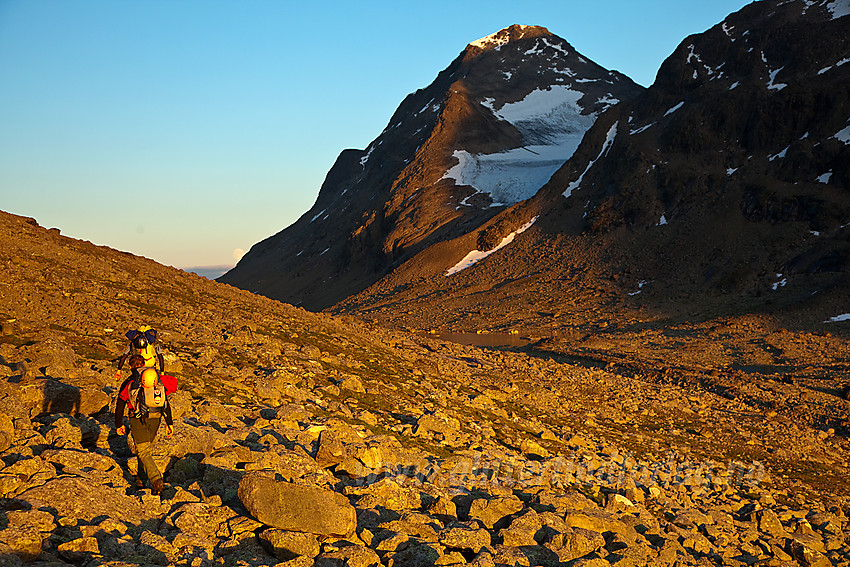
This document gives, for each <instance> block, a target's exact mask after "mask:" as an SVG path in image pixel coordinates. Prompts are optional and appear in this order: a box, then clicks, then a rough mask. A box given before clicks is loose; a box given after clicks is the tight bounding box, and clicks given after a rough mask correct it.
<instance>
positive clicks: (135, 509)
mask: <svg viewBox="0 0 850 567" xmlns="http://www.w3.org/2000/svg"><path fill="white" fill-rule="evenodd" d="M17 499H18V500H19V501H22V502H26V503H28V504H29V505H30V506H31V508H32V509H35V510H38V509H41V508H42V507H47V508H50V509H53V510H55V511H56V517H60V518H66V519H77V520H83V521H85V522H92V521H93V520H94V519H95V518H99V517H101V516H107V517H110V518H120V519H121V521H123V522H127V523H129V524H136V525H138V524H139V523H140V522H141V521H142V519H145V518H148V517H150V516H151V515H155V513H156V510H152V511H146V510H145V509H144V508H143V507H142V505H141V504H140V503H139V500H138V499H136V498H133V497H131V496H127V495H126V494H124V492H123V491H122V490H115V489H112V488H109V487H107V486H103V485H99V484H97V483H95V482H91V481H87V480H85V479H82V478H79V477H59V478H54V479H51V480H48V481H47V482H46V483H44V484H43V485H41V486H36V487H34V488H30V489H29V490H26V491H24V492H23V493H21V494H19V495H18V496H17Z"/></svg>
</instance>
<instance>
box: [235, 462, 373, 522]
mask: <svg viewBox="0 0 850 567" xmlns="http://www.w3.org/2000/svg"><path fill="white" fill-rule="evenodd" d="M238 496H239V500H240V501H241V502H242V504H243V505H244V506H245V508H247V509H248V511H249V512H250V513H251V515H252V516H253V517H254V518H256V519H257V520H259V521H260V522H262V523H264V524H266V525H267V526H272V527H276V528H280V529H283V530H289V531H299V532H308V533H313V534H320V535H334V536H342V537H344V536H347V535H349V534H352V533H354V529H355V527H356V526H357V517H356V514H355V511H354V507H353V506H351V504H349V502H348V499H347V498H346V497H345V496H343V495H342V494H339V493H337V492H333V491H331V490H326V489H323V488H317V487H313V486H301V485H297V484H292V483H289V482H278V481H275V480H273V479H270V478H268V477H266V476H263V475H261V474H258V473H252V474H248V475H246V476H245V477H244V478H243V479H242V481H241V482H240V483H239V492H238Z"/></svg>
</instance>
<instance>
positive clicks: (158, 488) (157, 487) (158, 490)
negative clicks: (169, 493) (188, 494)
mask: <svg viewBox="0 0 850 567" xmlns="http://www.w3.org/2000/svg"><path fill="white" fill-rule="evenodd" d="M151 484H153V490H152V491H151V492H152V493H153V495H154V496H158V495H160V494H162V491H163V490H165V484H163V482H162V479H161V478H158V479H156V480H155V481H153V482H152V483H151Z"/></svg>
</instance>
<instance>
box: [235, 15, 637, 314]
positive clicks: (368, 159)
mask: <svg viewBox="0 0 850 567" xmlns="http://www.w3.org/2000/svg"><path fill="white" fill-rule="evenodd" d="M641 91H642V89H641V87H639V86H638V85H636V84H634V83H633V82H632V81H631V80H629V79H628V78H626V77H624V76H623V75H621V74H619V73H616V72H611V71H607V70H605V69H602V68H601V67H599V66H598V65H596V64H594V63H592V62H591V61H589V60H587V59H586V58H584V57H582V56H581V55H579V54H578V53H576V52H575V50H574V49H573V48H572V46H571V45H570V44H569V43H567V42H566V41H564V40H563V39H561V38H559V37H557V36H554V35H552V34H551V33H549V32H548V31H547V30H546V29H545V28H541V27H526V26H511V27H510V28H507V29H506V30H502V31H501V32H499V33H497V34H494V35H493V36H489V37H487V38H484V39H482V40H479V41H476V42H473V43H471V44H470V45H469V46H467V48H466V49H465V50H464V51H463V52H462V53H461V54H460V55H459V56H458V58H457V59H455V61H453V62H452V63H451V65H449V67H448V68H447V69H445V70H444V71H442V72H441V73H440V74H439V75H438V76H437V78H436V79H435V80H434V82H433V83H432V84H431V85H429V86H428V87H427V88H425V89H422V90H419V91H416V92H415V93H413V94H411V95H409V96H408V97H407V98H405V100H404V101H403V102H402V103H401V105H400V106H399V108H398V110H397V111H396V113H395V114H394V115H393V117H392V119H391V120H390V123H389V125H388V126H387V128H386V129H385V130H384V132H383V133H382V134H381V135H380V136H379V137H378V138H377V139H376V140H375V141H374V142H372V144H370V145H369V147H368V148H366V150H363V151H360V150H346V151H344V152H342V154H340V156H339V158H338V159H337V162H336V163H335V164H334V166H333V167H332V168H331V170H330V171H329V172H328V175H327V177H326V179H325V182H324V184H323V185H322V188H321V191H320V193H319V196H318V199H317V201H316V204H315V205H314V206H313V208H312V209H310V210H309V211H308V212H307V213H305V214H304V215H303V216H302V217H301V218H300V219H299V220H298V221H297V222H296V223H294V224H293V225H292V226H290V227H289V228H287V229H285V230H283V231H282V232H280V233H279V234H277V235H275V236H272V237H270V238H268V239H266V240H265V241H263V242H260V243H258V244H256V245H255V246H254V247H253V248H252V249H251V251H250V252H249V253H248V254H247V255H246V256H245V257H244V258H243V259H242V261H241V262H240V263H239V265H238V266H237V267H236V268H234V269H233V270H232V271H231V272H229V273H227V274H225V275H224V276H223V277H222V278H220V281H223V282H226V283H230V284H233V285H236V286H238V287H242V288H244V289H248V290H250V291H255V292H259V293H261V294H263V295H267V296H269V297H272V298H275V299H281V300H284V301H287V302H290V303H294V304H302V305H304V306H305V307H307V308H310V309H321V308H324V307H327V306H329V305H331V304H333V303H336V302H337V301H339V300H340V299H342V298H344V297H346V296H348V295H351V294H352V293H354V292H357V291H359V290H361V289H363V288H364V287H366V286H368V285H370V284H371V283H373V282H374V281H376V280H377V279H379V278H380V277H381V276H383V275H384V274H386V273H387V271H388V270H390V269H392V268H393V267H395V266H398V265H399V264H400V263H402V262H403V261H404V260H406V259H408V258H410V257H411V256H412V255H414V254H415V253H416V252H418V251H420V250H422V249H423V248H424V247H426V246H427V245H429V244H433V243H435V242H439V241H442V240H445V239H448V238H453V237H456V236H458V235H460V234H463V233H465V232H467V231H469V230H471V229H474V228H475V227H477V226H479V225H480V224H481V223H482V222H484V221H486V220H487V219H489V218H491V217H492V216H493V215H494V214H496V213H497V212H499V211H500V210H502V209H503V208H504V206H506V205H511V204H513V203H516V202H517V201H520V200H522V199H526V198H528V197H530V196H532V195H533V194H534V193H535V192H536V191H537V190H538V189H539V187H540V186H541V185H543V183H545V182H546V181H547V180H548V179H549V177H550V176H551V174H552V173H554V171H555V170H556V169H557V168H558V167H559V166H560V165H561V164H563V163H564V162H565V161H566V160H567V158H569V156H570V154H571V153H572V152H573V151H574V150H575V147H576V146H577V145H578V142H579V141H580V140H581V136H582V135H583V134H584V132H585V131H586V130H587V128H589V127H590V125H591V124H593V121H594V120H595V118H596V116H597V115H598V114H599V113H600V112H602V111H604V110H605V109H607V108H609V107H610V106H611V105H613V104H615V103H617V102H618V101H620V100H626V99H629V98H632V97H634V96H635V95H636V94H638V93H640V92H641ZM531 106H535V107H536V108H537V110H536V111H535V110H534V109H531V108H530V107H531ZM541 109H542V110H541Z"/></svg>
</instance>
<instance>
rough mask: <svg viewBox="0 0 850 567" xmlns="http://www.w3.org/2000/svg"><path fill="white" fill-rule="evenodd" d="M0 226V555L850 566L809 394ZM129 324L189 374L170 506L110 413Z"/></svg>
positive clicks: (175, 441) (843, 456)
mask: <svg viewBox="0 0 850 567" xmlns="http://www.w3.org/2000/svg"><path fill="white" fill-rule="evenodd" d="M0 240H1V241H2V242H4V246H3V247H2V249H0V262H2V265H3V270H2V271H0V289H2V290H3V293H2V294H0V357H2V358H0V424H1V425H2V427H0V491H1V493H0V527H2V529H0V563H3V564H4V565H20V564H22V563H26V564H31V565H56V566H59V565H70V564H74V565H114V566H116V567H118V566H129V565H143V564H144V565H149V564H175V565H193V566H199V565H234V566H259V565H280V564H283V565H291V566H306V565H320V566H331V565H349V566H363V567H367V566H378V565H387V566H391V565H405V566H407V565H469V564H471V565H478V566H485V565H486V566H507V565H512V566H513V565H527V566H531V565H553V566H554V565H570V566H578V565H584V566H588V565H594V566H598V565H647V564H652V565H712V564H719V563H722V564H724V565H742V566H743V565H752V564H755V563H762V564H767V565H780V566H781V565H828V564H833V565H848V564H850V543H848V541H847V536H848V533H850V532H848V520H847V513H848V512H850V502H848V500H847V494H848V492H847V484H846V483H847V481H846V479H847V472H848V471H847V457H848V453H850V443H848V441H847V438H846V432H847V429H846V423H845V422H843V419H844V416H845V415H846V402H845V401H844V400H842V399H840V398H839V397H837V396H836V395H834V394H832V393H830V392H829V391H826V390H823V389H822V388H809V387H805V386H803V385H800V384H794V383H782V382H779V381H770V380H764V379H760V378H758V377H750V378H747V376H746V375H743V374H742V375H740V376H736V377H735V383H736V388H735V390H727V391H720V390H713V389H711V388H706V387H705V386H706V385H708V384H707V383H705V382H701V381H700V378H704V377H705V376H708V375H709V372H708V370H706V371H705V372H704V374H703V375H702V376H700V375H697V374H695V373H694V372H693V371H687V372H686V371H684V370H683V369H681V368H676V367H672V368H668V369H667V371H666V373H665V374H663V375H661V376H656V375H653V374H640V375H631V374H628V373H622V371H621V369H620V368H618V367H617V366H616V365H612V366H610V367H608V368H602V367H597V366H594V365H592V364H590V365H588V364H582V363H578V362H575V361H574V362H564V361H562V360H560V359H559V358H558V357H557V356H555V355H553V354H551V353H550V354H546V353H545V351H544V350H542V349H540V350H530V351H511V350H484V349H478V348H474V347H464V346H460V345H456V344H452V343H447V342H443V341H439V340H436V339H433V338H429V337H427V336H419V335H410V334H405V333H400V332H397V331H390V330H386V329H382V328H380V327H377V326H372V325H364V324H363V323H360V322H357V321H356V320H353V319H351V318H339V317H332V316H330V315H326V314H314V313H310V312H306V311H304V310H302V309H296V308H293V307H292V306H289V305H285V304H282V303H278V302H275V301H272V300H269V299H266V298H263V297H260V296H256V295H252V294H250V293H247V292H244V291H241V290H237V289H235V288H232V287H230V286H226V285H222V284H218V283H215V282H212V281H209V280H206V279H204V278H200V277H198V276H195V275H193V274H187V273H184V272H180V271H179V270H175V269H173V268H167V267H164V266H160V265H158V264H156V263H154V262H152V261H150V260H147V259H144V258H139V257H136V256H132V255H130V254H125V253H121V252H117V251H114V250H110V249H108V248H103V247H98V246H94V245H92V244H90V243H88V242H81V241H77V240H73V239H69V238H65V237H63V236H61V235H60V233H59V231H58V230H56V229H53V230H45V229H43V228H41V227H39V226H38V224H37V223H36V222H35V221H34V220H33V219H25V218H21V217H15V216H12V215H7V214H5V213H0ZM141 323H146V324H149V325H152V326H154V327H155V328H157V329H158V330H159V331H160V337H161V339H162V342H163V347H164V350H165V357H166V364H167V370H168V371H169V372H170V373H172V374H174V375H176V376H178V377H179V379H180V389H179V390H178V392H177V394H175V395H174V396H173V397H172V404H173V408H174V416H175V434H174V436H173V437H172V438H171V439H164V438H163V439H160V440H158V441H157V443H156V445H155V455H154V457H155V459H156V461H157V463H158V465H159V466H160V467H161V468H162V469H163V470H164V471H165V479H166V483H167V488H166V490H165V491H164V492H163V494H162V496H161V497H159V496H153V495H152V494H151V492H150V490H149V489H147V488H145V489H137V488H135V486H134V484H133V482H132V481H133V478H134V472H135V471H134V470H133V467H134V463H135V460H134V459H133V458H132V445H131V444H129V441H128V438H127V437H125V436H118V435H117V434H116V433H115V431H114V429H113V428H112V427H113V426H112V415H111V414H110V413H109V411H110V406H111V404H112V401H113V398H114V395H115V387H116V382H115V381H114V380H113V378H112V374H113V372H114V361H115V359H116V358H117V356H118V354H119V353H120V352H121V350H122V346H123V341H124V338H123V332H124V329H125V328H133V327H137V326H138V325H139V324H141ZM754 330H755V329H754ZM674 331H675V329H671V330H669V332H671V333H673V332H674ZM671 336H673V335H671ZM753 337H755V335H753ZM798 340H799V338H798ZM807 341H808V342H807V343H803V344H800V347H799V348H800V351H801V353H805V352H809V353H810V352H815V351H817V352H820V353H822V355H823V356H828V355H829V353H838V352H846V343H845V342H844V341H843V340H841V339H838V338H834V337H818V336H811V337H808V339H807ZM693 356H697V355H696V353H695V354H694V355H693Z"/></svg>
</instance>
